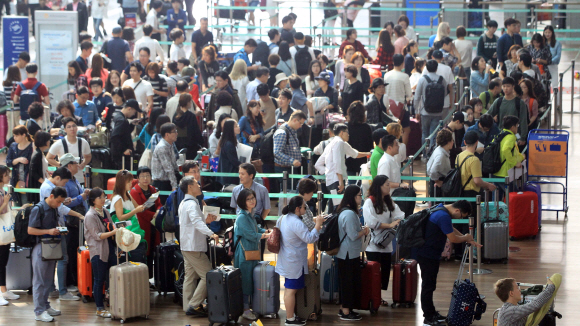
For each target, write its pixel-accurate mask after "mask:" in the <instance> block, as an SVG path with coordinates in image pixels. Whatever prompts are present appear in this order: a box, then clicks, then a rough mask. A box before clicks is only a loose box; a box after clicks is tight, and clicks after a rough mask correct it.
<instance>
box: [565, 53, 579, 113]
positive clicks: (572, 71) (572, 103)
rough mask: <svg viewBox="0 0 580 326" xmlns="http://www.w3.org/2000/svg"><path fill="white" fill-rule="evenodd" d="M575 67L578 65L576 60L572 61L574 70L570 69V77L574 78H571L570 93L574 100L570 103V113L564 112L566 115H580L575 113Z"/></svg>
mask: <svg viewBox="0 0 580 326" xmlns="http://www.w3.org/2000/svg"><path fill="white" fill-rule="evenodd" d="M575 65H576V60H572V68H571V69H570V71H571V74H570V75H571V76H572V78H571V79H572V82H571V85H570V90H571V91H570V93H571V98H572V100H571V101H570V111H566V112H564V113H566V114H578V113H580V112H578V111H576V112H574V67H575Z"/></svg>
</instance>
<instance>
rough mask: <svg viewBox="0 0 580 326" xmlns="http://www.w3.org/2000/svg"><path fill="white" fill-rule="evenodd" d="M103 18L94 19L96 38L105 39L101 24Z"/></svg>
mask: <svg viewBox="0 0 580 326" xmlns="http://www.w3.org/2000/svg"><path fill="white" fill-rule="evenodd" d="M102 21H103V18H93V25H94V26H95V34H96V35H95V37H98V38H100V39H103V34H102V33H101V22H102Z"/></svg>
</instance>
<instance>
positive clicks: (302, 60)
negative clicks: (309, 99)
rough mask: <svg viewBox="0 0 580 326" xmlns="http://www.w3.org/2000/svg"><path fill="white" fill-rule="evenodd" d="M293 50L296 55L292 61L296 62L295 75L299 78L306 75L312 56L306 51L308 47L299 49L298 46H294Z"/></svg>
mask: <svg viewBox="0 0 580 326" xmlns="http://www.w3.org/2000/svg"><path fill="white" fill-rule="evenodd" d="M294 48H295V49H296V54H295V55H294V61H295V62H296V74H297V75H300V76H302V75H307V74H308V67H309V66H310V62H311V61H312V56H311V55H310V52H309V51H308V47H307V46H304V47H303V48H301V47H298V45H295V46H294Z"/></svg>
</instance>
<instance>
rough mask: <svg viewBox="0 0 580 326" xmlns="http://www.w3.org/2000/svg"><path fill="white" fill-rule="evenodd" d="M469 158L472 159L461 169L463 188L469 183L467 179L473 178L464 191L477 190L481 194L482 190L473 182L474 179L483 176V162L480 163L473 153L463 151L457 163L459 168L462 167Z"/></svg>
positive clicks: (458, 156) (456, 160)
mask: <svg viewBox="0 0 580 326" xmlns="http://www.w3.org/2000/svg"><path fill="white" fill-rule="evenodd" d="M468 156H472V157H470V158H468V159H467V160H466V161H465V163H464V164H463V166H462V167H461V185H462V186H463V185H464V184H465V183H466V182H467V179H469V177H470V176H471V180H470V181H469V183H468V184H467V186H465V189H464V190H475V191H477V192H479V190H480V189H481V188H480V187H478V186H477V185H476V184H475V182H474V181H473V179H475V178H481V176H482V174H481V162H480V161H479V159H478V158H477V157H476V156H475V155H474V154H473V153H470V152H468V151H463V152H461V154H459V155H457V158H456V159H455V163H456V164H457V166H459V165H461V163H462V162H463V160H465V158H466V157H468Z"/></svg>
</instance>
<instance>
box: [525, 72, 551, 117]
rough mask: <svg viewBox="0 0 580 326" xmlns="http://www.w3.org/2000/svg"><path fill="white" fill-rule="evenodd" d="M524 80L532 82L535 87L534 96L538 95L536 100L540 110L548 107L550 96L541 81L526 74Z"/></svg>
mask: <svg viewBox="0 0 580 326" xmlns="http://www.w3.org/2000/svg"><path fill="white" fill-rule="evenodd" d="M524 78H526V79H528V80H530V81H531V82H532V84H533V85H534V94H535V95H536V100H537V101H538V109H539V108H543V107H545V106H546V105H548V96H549V95H548V94H547V92H546V90H545V89H544V86H543V85H542V82H541V81H540V80H539V79H536V78H532V77H530V76H528V75H527V74H524Z"/></svg>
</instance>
